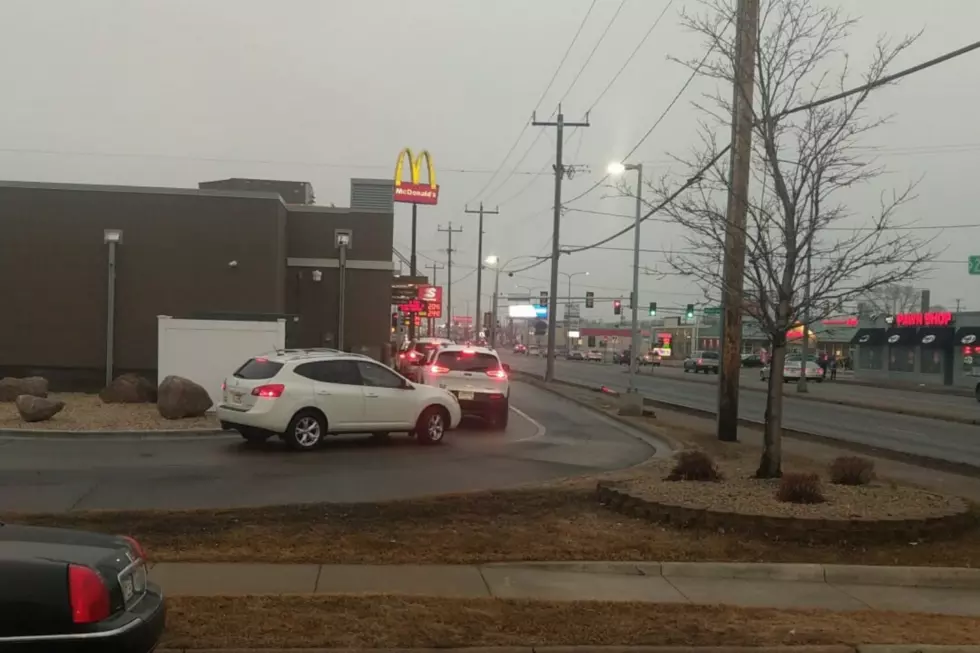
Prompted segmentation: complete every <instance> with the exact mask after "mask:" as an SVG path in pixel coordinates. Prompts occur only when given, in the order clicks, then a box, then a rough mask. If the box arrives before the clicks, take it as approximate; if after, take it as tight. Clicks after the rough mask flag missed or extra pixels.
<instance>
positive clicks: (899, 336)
mask: <svg viewBox="0 0 980 653" xmlns="http://www.w3.org/2000/svg"><path fill="white" fill-rule="evenodd" d="M851 342H852V343H853V344H854V345H855V346H856V347H857V356H856V357H855V375H856V377H857V378H859V379H865V380H870V381H874V380H880V379H887V380H889V381H905V382H909V383H916V384H925V385H945V386H958V387H963V388H970V389H971V390H974V391H975V392H978V395H977V396H978V398H980V312H969V313H950V312H946V311H941V312H926V313H901V314H899V315H894V316H885V315H877V316H870V317H862V318H861V319H860V321H859V323H858V330H857V332H856V333H855V334H854V337H853V338H852V340H851Z"/></svg>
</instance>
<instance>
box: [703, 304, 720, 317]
mask: <svg viewBox="0 0 980 653" xmlns="http://www.w3.org/2000/svg"><path fill="white" fill-rule="evenodd" d="M704 314H705V315H706V316H712V315H721V306H708V307H707V308H705V309H704Z"/></svg>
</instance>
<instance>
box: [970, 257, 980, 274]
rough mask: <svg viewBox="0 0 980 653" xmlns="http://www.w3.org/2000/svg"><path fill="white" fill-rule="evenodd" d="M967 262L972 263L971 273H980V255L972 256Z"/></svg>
mask: <svg viewBox="0 0 980 653" xmlns="http://www.w3.org/2000/svg"><path fill="white" fill-rule="evenodd" d="M967 262H968V263H969V265H970V274H980V256H971V257H969V258H968V259H967Z"/></svg>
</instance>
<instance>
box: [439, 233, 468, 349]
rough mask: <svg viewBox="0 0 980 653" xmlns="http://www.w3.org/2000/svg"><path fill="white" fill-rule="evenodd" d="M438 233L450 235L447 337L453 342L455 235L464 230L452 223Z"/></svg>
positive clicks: (447, 262) (447, 252) (447, 268)
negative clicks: (454, 226) (455, 227)
mask: <svg viewBox="0 0 980 653" xmlns="http://www.w3.org/2000/svg"><path fill="white" fill-rule="evenodd" d="M436 230H437V231H440V232H442V233H445V234H448V236H449V246H448V247H447V248H446V256H447V259H446V272H447V273H448V275H449V280H448V281H447V282H446V316H447V318H448V319H447V320H446V337H447V338H449V339H450V340H452V338H453V252H454V251H456V250H454V249H453V234H458V233H461V232H462V231H463V228H462V227H460V228H459V229H453V223H452V222H450V223H449V226H448V227H446V228H445V229H443V228H442V227H437V228H436Z"/></svg>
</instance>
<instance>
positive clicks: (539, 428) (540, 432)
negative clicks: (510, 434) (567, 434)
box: [510, 406, 548, 442]
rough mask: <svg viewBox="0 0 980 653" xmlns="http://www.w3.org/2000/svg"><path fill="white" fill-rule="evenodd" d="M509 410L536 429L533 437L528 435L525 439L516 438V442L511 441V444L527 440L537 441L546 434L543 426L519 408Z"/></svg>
mask: <svg viewBox="0 0 980 653" xmlns="http://www.w3.org/2000/svg"><path fill="white" fill-rule="evenodd" d="M510 409H511V410H512V411H514V412H515V413H517V414H518V415H520V416H521V417H523V418H524V419H526V420H527V421H529V422H531V424H533V425H534V426H535V427H536V428H537V431H536V432H535V434H534V435H529V436H527V437H526V438H518V439H516V440H511V442H527V441H528V440H537V439H538V438H540V437H543V436H544V434H545V433H547V432H548V429H547V428H545V426H544V424H542V423H541V422H539V421H538V420H536V419H534V418H533V417H531V416H530V415H528V414H527V413H525V412H524V411H523V410H521V409H520V408H515V407H514V406H511V407H510Z"/></svg>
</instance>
